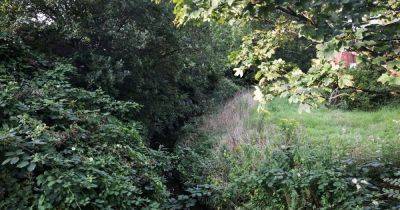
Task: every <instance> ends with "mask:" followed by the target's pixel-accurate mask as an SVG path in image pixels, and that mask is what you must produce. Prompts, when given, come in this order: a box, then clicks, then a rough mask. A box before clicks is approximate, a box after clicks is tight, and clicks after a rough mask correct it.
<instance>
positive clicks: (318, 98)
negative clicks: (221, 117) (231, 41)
mask: <svg viewBox="0 0 400 210" xmlns="http://www.w3.org/2000/svg"><path fill="white" fill-rule="evenodd" d="M174 2H175V3H176V7H175V13H176V15H177V17H176V22H177V23H178V24H184V23H186V22H188V21H190V20H201V21H209V20H216V21H219V22H227V23H229V24H232V25H233V24H240V23H249V22H250V23H254V22H255V23H259V24H260V25H261V27H260V28H259V30H256V31H254V32H253V33H251V34H249V35H248V36H246V37H245V38H244V40H243V45H242V48H241V50H240V52H239V53H236V55H235V57H234V59H233V60H234V62H233V64H234V65H236V66H237V67H236V68H235V71H236V74H237V75H243V74H244V72H246V71H258V72H259V73H258V75H257V79H258V80H259V87H260V88H258V89H257V91H256V94H257V97H256V98H257V99H258V100H259V101H261V102H267V101H270V100H272V98H274V97H276V96H281V97H289V98H290V101H291V102H294V103H299V104H300V111H309V109H310V108H311V107H315V106H316V105H317V104H319V103H321V102H330V101H332V99H340V98H341V96H342V95H346V96H347V95H351V97H353V98H354V97H358V96H355V95H356V94H358V93H361V94H362V95H363V96H361V98H365V97H366V96H367V95H369V94H371V95H372V96H371V98H372V99H373V98H374V97H375V95H376V94H382V93H380V92H378V93H376V92H375V89H376V88H373V87H372V89H371V88H370V87H367V88H366V89H364V88H365V86H363V85H359V84H360V82H358V81H357V80H358V79H359V78H355V77H353V76H352V75H351V74H350V73H349V72H348V68H345V67H344V66H342V65H333V64H332V59H333V57H334V55H335V54H336V53H337V52H340V51H355V52H357V53H358V55H357V59H358V61H357V63H358V64H361V68H363V67H364V65H365V64H366V65H369V66H370V67H368V69H369V71H370V72H371V73H368V75H376V73H380V75H379V76H378V77H373V78H370V79H374V80H375V81H378V80H379V82H381V83H383V84H391V85H394V87H393V86H392V87H390V90H389V91H386V92H384V93H383V94H389V93H392V94H393V93H395V94H397V93H398V92H399V89H398V84H399V81H400V79H399V78H400V77H399V73H398V72H399V70H400V57H399V55H400V48H399V46H400V44H399V39H400V30H399V28H400V12H399V11H400V3H399V2H398V1H395V0H382V1H324V0H313V1H309V0H304V1H295V2H293V1H258V0H228V1H225V0H213V1H202V0H200V1H191V0H175V1H174ZM301 39H303V40H304V41H306V42H309V43H310V46H309V47H311V48H313V49H314V50H315V51H316V52H317V56H316V57H315V58H314V59H313V60H312V65H311V67H308V68H305V67H307V66H304V65H299V63H298V62H296V59H295V58H294V59H293V57H292V56H288V55H295V54H296V53H287V54H286V56H285V55H283V56H282V54H280V53H279V51H282V50H281V49H285V48H288V47H286V45H287V43H292V44H293V43H295V44H297V43H301V42H299V40H301ZM289 48H290V47H289ZM299 52H300V53H302V54H303V55H309V53H308V52H309V51H308V50H307V49H300V51H299ZM307 59H308V58H307V56H305V58H304V59H303V60H304V61H306V62H309V60H307ZM356 68H359V67H356ZM364 70H365V69H364ZM381 85H382V84H381ZM384 89H389V87H387V86H385V88H384Z"/></svg>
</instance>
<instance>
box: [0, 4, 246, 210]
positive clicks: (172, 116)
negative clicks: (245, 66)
mask: <svg viewBox="0 0 400 210" xmlns="http://www.w3.org/2000/svg"><path fill="white" fill-rule="evenodd" d="M172 20H173V14H172V7H171V5H169V4H162V5H157V4H155V3H153V2H151V1H141V0H124V1H119V0H118V1H102V0H100V1H91V0H87V1H86V0H85V1H72V0H56V1H45V0H23V1H19V0H18V1H17V0H6V1H1V3H0V123H1V126H0V164H1V165H0V208H1V209H11V208H17V209H26V208H33V209H53V208H63V209H64V208H65V209H81V208H85V209H87V208H89V209H97V208H99V209H132V208H156V209H158V208H168V206H170V207H171V208H172V207H173V206H179V205H181V203H182V204H183V205H187V206H189V205H194V201H193V199H186V197H185V199H183V201H182V202H181V201H180V203H177V202H175V201H174V198H173V197H176V196H175V195H171V192H172V191H173V190H174V189H167V187H169V186H170V184H169V183H168V180H166V179H167V178H168V177H169V176H170V175H169V174H171V173H173V172H172V171H173V169H172V166H173V165H174V164H172V161H174V157H173V155H171V154H170V153H167V152H166V151H164V149H163V148H165V147H172V145H173V144H174V143H175V142H174V141H175V140H174V132H175V131H176V130H178V129H179V127H180V126H181V124H183V122H185V121H186V120H188V119H189V118H191V117H192V116H195V115H200V114H201V113H203V112H204V111H205V110H206V109H207V107H209V106H210V105H211V104H213V103H217V102H218V101H221V100H224V99H225V98H227V97H230V96H231V95H232V94H233V93H234V92H235V91H236V90H237V89H238V86H237V85H235V84H234V83H233V82H231V80H229V79H227V78H226V77H225V74H226V73H227V70H228V68H227V67H226V63H227V57H226V54H227V52H228V51H229V50H230V49H231V48H234V47H235V46H237V39H236V37H235V36H234V34H235V33H239V32H235V31H234V30H232V29H231V28H229V27H220V26H213V25H212V24H210V25H207V26H203V27H199V28H196V29H194V30H192V29H191V28H189V27H188V28H182V29H180V30H177V29H176V28H175V26H174V25H173V23H172ZM221 37H224V39H221ZM210 58H212V59H210ZM159 147H161V149H159ZM150 148H155V149H154V150H153V149H150ZM174 184H179V183H172V184H171V185H174ZM187 192H188V194H189V195H190V192H192V193H194V195H195V197H196V195H197V194H198V192H197V191H196V190H193V189H191V188H188V189H187ZM173 193H174V194H177V193H180V192H173ZM185 196H186V195H185ZM175 200H176V199H175ZM181 200H182V199H181Z"/></svg>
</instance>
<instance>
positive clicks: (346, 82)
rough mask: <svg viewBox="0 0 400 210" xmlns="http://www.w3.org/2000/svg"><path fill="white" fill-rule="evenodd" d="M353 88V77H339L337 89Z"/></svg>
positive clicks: (346, 75)
mask: <svg viewBox="0 0 400 210" xmlns="http://www.w3.org/2000/svg"><path fill="white" fill-rule="evenodd" d="M351 86H353V76H351V75H349V74H345V75H342V76H341V77H339V88H344V87H351Z"/></svg>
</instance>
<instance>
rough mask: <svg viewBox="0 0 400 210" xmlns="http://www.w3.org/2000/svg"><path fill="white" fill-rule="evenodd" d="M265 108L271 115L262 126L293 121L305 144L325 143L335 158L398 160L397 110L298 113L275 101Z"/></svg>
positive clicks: (399, 128) (399, 120) (399, 131)
mask: <svg viewBox="0 0 400 210" xmlns="http://www.w3.org/2000/svg"><path fill="white" fill-rule="evenodd" d="M268 108H269V110H270V111H271V114H270V116H269V118H267V120H265V122H264V123H272V124H274V123H276V122H278V121H279V120H281V119H293V120H296V121H298V122H299V124H300V130H301V131H302V132H301V133H302V134H301V135H303V139H304V140H305V141H310V142H313V143H314V144H316V145H318V144H325V145H327V144H329V145H331V146H333V147H334V148H335V151H336V153H337V155H340V156H343V155H345V156H346V155H347V156H350V157H354V158H358V159H370V158H386V159H393V161H398V159H400V107H383V108H381V109H379V110H375V111H354V110H353V111H346V110H340V109H327V108H320V109H317V110H313V111H312V112H311V113H301V114H299V113H298V111H297V107H296V105H293V104H289V103H288V102H287V101H286V100H275V101H273V102H271V103H270V104H268Z"/></svg>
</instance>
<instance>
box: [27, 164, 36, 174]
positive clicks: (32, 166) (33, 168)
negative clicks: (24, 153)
mask: <svg viewBox="0 0 400 210" xmlns="http://www.w3.org/2000/svg"><path fill="white" fill-rule="evenodd" d="M35 168H36V163H31V164H30V165H29V166H28V171H30V172H32V171H33V170H35Z"/></svg>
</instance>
